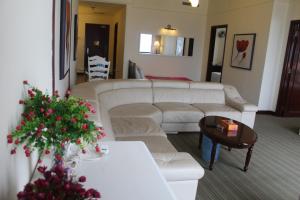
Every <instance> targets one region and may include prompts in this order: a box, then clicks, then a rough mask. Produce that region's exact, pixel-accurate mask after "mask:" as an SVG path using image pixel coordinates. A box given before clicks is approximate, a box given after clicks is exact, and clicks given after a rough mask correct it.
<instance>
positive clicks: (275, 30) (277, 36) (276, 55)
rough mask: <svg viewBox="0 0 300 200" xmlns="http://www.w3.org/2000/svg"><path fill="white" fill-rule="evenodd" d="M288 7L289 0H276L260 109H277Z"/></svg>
mask: <svg viewBox="0 0 300 200" xmlns="http://www.w3.org/2000/svg"><path fill="white" fill-rule="evenodd" d="M288 8H289V2H288V1H281V0H275V1H274V5H273V14H272V19H271V27H270V32H269V40H268V48H267V55H266V62H265V67H264V72H263V78H262V83H261V92H260V98H259V104H258V107H259V109H260V110H270V111H275V110H276V105H277V96H278V89H279V87H280V80H281V72H282V66H283V63H282V59H281V58H282V57H281V55H284V54H285V47H286V44H285V43H286V42H285V41H284V39H283V38H284V36H285V33H286V30H287V29H288V27H287V26H286V21H287V16H288Z"/></svg>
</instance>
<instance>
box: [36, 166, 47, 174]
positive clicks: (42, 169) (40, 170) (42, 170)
mask: <svg viewBox="0 0 300 200" xmlns="http://www.w3.org/2000/svg"><path fill="white" fill-rule="evenodd" d="M46 169H47V167H46V166H43V167H42V166H40V167H38V168H37V170H38V171H39V172H40V173H42V174H43V173H45V171H46Z"/></svg>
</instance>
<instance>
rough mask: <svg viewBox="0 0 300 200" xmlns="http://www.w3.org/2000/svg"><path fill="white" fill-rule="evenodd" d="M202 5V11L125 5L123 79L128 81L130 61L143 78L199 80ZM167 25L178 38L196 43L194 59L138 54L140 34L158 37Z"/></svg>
mask: <svg viewBox="0 0 300 200" xmlns="http://www.w3.org/2000/svg"><path fill="white" fill-rule="evenodd" d="M201 3H202V4H201V8H194V9H193V8H191V7H184V6H182V5H181V2H176V3H174V1H170V0H168V1H157V0H152V1H140V2H138V1H136V2H133V3H131V4H128V5H127V11H126V13H127V15H126V36H125V54H124V69H123V77H124V78H126V77H127V72H128V60H129V59H131V60H133V61H134V62H136V63H137V65H138V66H139V67H141V68H142V69H143V70H144V73H145V74H146V75H156V76H186V77H188V78H190V79H192V80H200V75H201V70H200V66H201V62H202V53H203V46H204V35H205V25H206V6H207V1H201ZM167 24H171V25H172V26H173V27H175V28H176V29H177V35H179V36H184V37H192V38H194V39H195V43H194V55H193V57H174V56H157V55H141V54H139V53H138V52H139V50H138V47H139V38H140V36H139V35H140V33H151V34H154V35H156V34H160V32H161V29H162V28H163V27H165V26H166V25H167Z"/></svg>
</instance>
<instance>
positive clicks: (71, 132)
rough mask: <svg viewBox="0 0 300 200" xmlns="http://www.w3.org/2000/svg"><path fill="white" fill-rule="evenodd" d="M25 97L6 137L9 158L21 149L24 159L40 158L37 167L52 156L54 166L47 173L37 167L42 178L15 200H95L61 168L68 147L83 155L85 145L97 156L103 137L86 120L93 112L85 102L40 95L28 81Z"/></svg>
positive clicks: (95, 195) (93, 193) (92, 193)
mask: <svg viewBox="0 0 300 200" xmlns="http://www.w3.org/2000/svg"><path fill="white" fill-rule="evenodd" d="M23 84H24V86H25V90H26V97H25V98H24V99H22V100H20V101H19V103H20V104H21V105H24V112H23V113H22V117H21V122H20V124H19V125H17V126H16V128H15V130H14V131H12V132H11V133H9V134H8V135H7V142H8V144H10V145H12V149H11V151H10V153H11V154H16V152H17V147H19V146H22V147H23V150H24V153H25V155H26V157H30V155H31V153H32V152H33V151H37V152H38V153H39V155H40V157H39V161H38V163H41V162H42V158H43V157H44V156H45V155H48V154H50V153H51V154H53V155H54V160H55V164H54V166H53V167H52V168H51V170H49V171H46V167H45V166H39V167H38V165H37V166H36V168H37V169H38V171H39V172H40V173H42V175H43V176H44V178H39V179H37V180H35V181H34V182H33V183H31V180H30V183H28V184H27V185H26V186H25V188H24V190H23V191H21V192H19V193H18V199H20V200H27V199H63V200H65V199H72V200H73V199H74V200H83V199H97V198H100V193H99V192H97V191H96V190H94V189H89V190H85V189H84V188H83V185H82V184H81V183H82V182H85V180H86V178H85V177H84V176H82V177H80V178H79V179H77V178H76V176H75V175H74V174H73V173H69V172H70V168H68V167H65V166H64V159H63V158H64V155H65V152H66V149H67V147H68V146H69V144H74V145H77V146H78V148H79V149H80V150H81V152H82V153H83V154H84V153H86V150H85V148H86V147H87V146H88V145H92V146H94V151H95V152H96V153H101V152H100V147H99V145H98V143H97V142H98V140H100V139H101V138H103V137H105V133H104V132H103V129H102V128H101V127H97V126H96V125H95V123H94V122H93V121H90V120H89V119H88V117H89V116H88V112H91V113H95V109H94V108H93V107H92V106H91V104H89V103H88V102H85V101H83V100H82V99H79V98H75V97H72V96H70V91H67V93H66V95H65V97H63V98H60V97H59V95H58V92H57V91H55V92H54V95H53V96H50V95H49V94H46V93H43V92H42V91H41V90H39V89H38V88H36V87H33V86H31V85H30V84H29V83H28V81H24V82H23Z"/></svg>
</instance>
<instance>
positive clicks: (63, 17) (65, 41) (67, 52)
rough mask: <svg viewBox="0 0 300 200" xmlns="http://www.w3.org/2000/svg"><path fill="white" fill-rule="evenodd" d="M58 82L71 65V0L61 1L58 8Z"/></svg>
mask: <svg viewBox="0 0 300 200" xmlns="http://www.w3.org/2000/svg"><path fill="white" fill-rule="evenodd" d="M60 9H61V10H60V58H59V66H60V67H59V68H60V73H59V74H60V75H59V77H60V80H62V79H64V78H65V77H66V75H67V74H68V73H69V70H70V64H71V45H72V42H71V26H72V0H61V7H60Z"/></svg>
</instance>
